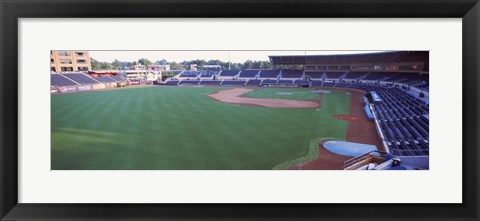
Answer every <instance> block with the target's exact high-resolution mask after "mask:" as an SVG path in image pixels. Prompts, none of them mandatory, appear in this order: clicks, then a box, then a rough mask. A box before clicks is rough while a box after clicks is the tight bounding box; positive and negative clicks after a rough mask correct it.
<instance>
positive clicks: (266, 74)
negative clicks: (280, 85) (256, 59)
mask: <svg viewBox="0 0 480 221" xmlns="http://www.w3.org/2000/svg"><path fill="white" fill-rule="evenodd" d="M279 74H280V70H262V71H260V78H277V77H278V75H279Z"/></svg>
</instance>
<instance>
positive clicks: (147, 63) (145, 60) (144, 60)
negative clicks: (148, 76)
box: [138, 58, 152, 66]
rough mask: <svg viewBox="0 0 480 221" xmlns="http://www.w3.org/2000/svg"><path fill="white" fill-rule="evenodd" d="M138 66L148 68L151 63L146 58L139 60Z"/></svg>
mask: <svg viewBox="0 0 480 221" xmlns="http://www.w3.org/2000/svg"><path fill="white" fill-rule="evenodd" d="M138 64H141V65H145V66H148V65H151V64H152V62H151V61H150V60H148V59H146V58H140V60H138Z"/></svg>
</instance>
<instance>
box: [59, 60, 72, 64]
mask: <svg viewBox="0 0 480 221" xmlns="http://www.w3.org/2000/svg"><path fill="white" fill-rule="evenodd" d="M60 64H72V60H70V59H60Z"/></svg>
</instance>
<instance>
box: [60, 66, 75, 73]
mask: <svg viewBox="0 0 480 221" xmlns="http://www.w3.org/2000/svg"><path fill="white" fill-rule="evenodd" d="M61 69H62V71H64V72H65V71H73V67H62V68H61Z"/></svg>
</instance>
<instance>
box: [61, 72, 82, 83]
mask: <svg viewBox="0 0 480 221" xmlns="http://www.w3.org/2000/svg"><path fill="white" fill-rule="evenodd" d="M58 75H60V76H62V77H64V78H66V79H68V80H71V81H73V82H75V84H77V85H81V84H80V83H78V82H76V81H74V80H72V79H71V78H69V77H67V76H65V75H63V74H58Z"/></svg>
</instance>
